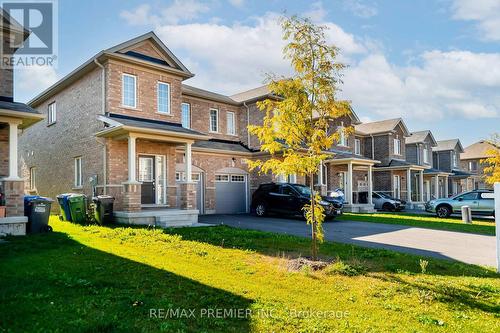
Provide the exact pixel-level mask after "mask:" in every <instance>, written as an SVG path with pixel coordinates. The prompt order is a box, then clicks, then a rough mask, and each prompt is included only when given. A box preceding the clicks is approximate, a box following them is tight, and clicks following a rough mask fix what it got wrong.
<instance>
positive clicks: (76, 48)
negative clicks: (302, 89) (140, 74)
mask: <svg viewBox="0 0 500 333" xmlns="http://www.w3.org/2000/svg"><path fill="white" fill-rule="evenodd" d="M58 6H59V65H58V68H57V69H55V70H54V69H47V68H40V69H36V70H32V71H26V70H18V71H16V86H15V94H16V99H17V100H20V101H27V100H29V99H30V98H31V97H33V96H34V95H36V94H37V93H39V92H40V91H41V90H42V89H44V88H46V87H47V86H49V85H50V84H52V83H53V82H55V80H57V79H58V78H61V77H62V76H64V75H65V74H67V73H68V72H70V71H71V70H72V69H74V68H76V67H77V66H78V65H80V64H81V63H83V62H84V61H85V60H87V59H88V58H90V57H91V56H92V55H94V54H95V53H97V52H99V51H100V50H102V49H105V48H108V47H111V46H113V45H115V44H117V43H120V42H123V41H125V40H127V39H130V38H133V37H135V36H137V35H139V34H142V33H145V32H147V31H150V30H154V31H155V32H156V33H157V34H158V35H159V36H160V38H161V39H162V40H163V41H164V42H165V44H166V45H167V46H168V47H169V48H170V49H171V50H172V51H173V52H174V53H175V54H176V55H177V56H178V58H180V60H181V61H182V62H184V64H185V65H186V66H187V67H188V68H189V69H190V70H191V71H192V72H194V73H195V74H196V76H195V77H194V78H193V79H190V80H188V81H186V83H187V84H192V85H195V86H198V87H200V88H204V89H208V90H213V91H216V92H220V93H225V94H233V93H236V92H239V91H242V90H245V89H249V88H252V87H255V86H258V85H260V84H262V80H263V78H264V74H265V73H267V72H275V73H282V74H286V73H287V72H288V71H289V70H290V69H289V66H288V65H287V64H286V62H284V61H283V60H282V58H281V53H280V52H281V47H282V45H283V42H282V41H281V39H280V30H279V27H278V26H277V24H276V18H277V17H278V16H279V15H280V14H282V13H283V12H286V13H288V14H296V13H298V14H300V15H306V16H309V17H311V18H312V19H313V20H314V21H315V22H317V23H319V24H325V25H327V26H328V27H329V32H328V40H329V41H330V42H332V43H334V44H336V45H337V46H339V47H341V49H342V55H341V60H342V61H343V62H345V63H347V64H348V65H349V68H348V70H347V71H346V72H345V78H344V81H345V84H344V87H343V92H342V96H343V97H345V98H347V99H350V100H351V101H352V103H353V106H354V108H355V111H356V112H357V113H358V115H359V116H360V117H361V119H363V120H366V121H369V120H380V119H384V118H392V117H403V118H404V120H405V121H406V123H407V125H408V127H409V128H410V130H423V129H431V130H432V131H433V133H434V134H435V136H436V138H437V139H448V138H455V137H459V138H460V139H461V140H462V143H463V144H464V145H467V144H470V143H472V142H474V141H476V140H479V139H482V138H487V137H488V136H489V134H491V133H493V132H500V94H498V92H499V91H500V15H497V14H496V13H500V1H498V0H434V1H431V0H420V1H401V0H385V1H376V0H335V1H316V2H315V1H278V0H268V1H249V0H210V1H199V0H184V1H181V0H177V1H175V0H174V1H160V0H153V1H118V0H106V1H102V0H101V1H93V0H87V1H73V0H59V5H58Z"/></svg>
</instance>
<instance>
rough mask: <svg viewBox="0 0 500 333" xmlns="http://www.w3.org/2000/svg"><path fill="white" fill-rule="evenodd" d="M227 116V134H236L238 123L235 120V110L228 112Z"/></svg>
mask: <svg viewBox="0 0 500 333" xmlns="http://www.w3.org/2000/svg"><path fill="white" fill-rule="evenodd" d="M226 116H227V134H229V135H235V134H236V126H235V125H236V124H235V121H234V112H228V113H227V114H226Z"/></svg>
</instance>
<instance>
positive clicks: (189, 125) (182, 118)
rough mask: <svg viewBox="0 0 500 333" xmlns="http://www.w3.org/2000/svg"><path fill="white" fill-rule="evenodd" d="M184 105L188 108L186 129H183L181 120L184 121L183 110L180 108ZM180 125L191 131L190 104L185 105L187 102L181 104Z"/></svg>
mask: <svg viewBox="0 0 500 333" xmlns="http://www.w3.org/2000/svg"><path fill="white" fill-rule="evenodd" d="M184 105H187V106H188V112H189V114H188V127H184V124H183V123H182V122H183V120H184V114H183V112H184V109H183V108H182V107H183V106H184ZM181 124H182V125H183V126H182V127H184V128H187V129H191V104H190V103H187V102H182V103H181Z"/></svg>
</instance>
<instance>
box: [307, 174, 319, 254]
mask: <svg viewBox="0 0 500 333" xmlns="http://www.w3.org/2000/svg"><path fill="white" fill-rule="evenodd" d="M309 177H310V179H311V183H310V185H309V187H310V189H311V220H312V221H311V231H312V244H311V259H312V260H317V259H318V239H317V235H316V216H315V215H314V208H315V204H316V203H315V201H314V174H312V173H311V174H310V175H309Z"/></svg>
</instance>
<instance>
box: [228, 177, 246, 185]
mask: <svg viewBox="0 0 500 333" xmlns="http://www.w3.org/2000/svg"><path fill="white" fill-rule="evenodd" d="M233 177H243V180H234V179H233ZM245 180H246V177H245V175H231V183H244V182H245Z"/></svg>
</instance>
